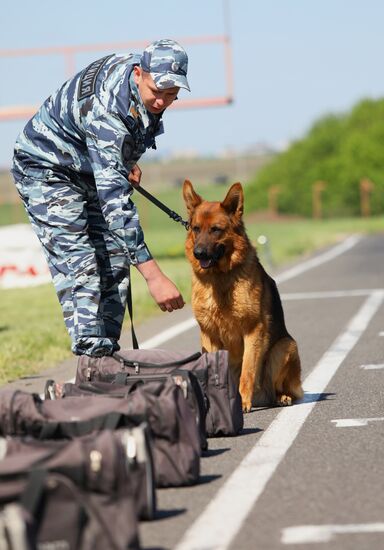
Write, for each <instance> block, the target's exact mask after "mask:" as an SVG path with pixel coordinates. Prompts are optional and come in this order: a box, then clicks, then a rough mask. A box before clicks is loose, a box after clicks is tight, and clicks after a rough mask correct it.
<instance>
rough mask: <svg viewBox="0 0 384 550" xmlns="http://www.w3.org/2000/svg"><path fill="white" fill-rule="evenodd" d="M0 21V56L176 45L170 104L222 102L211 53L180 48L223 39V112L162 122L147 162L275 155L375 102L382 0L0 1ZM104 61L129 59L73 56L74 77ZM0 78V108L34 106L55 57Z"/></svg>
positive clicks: (21, 60)
mask: <svg viewBox="0 0 384 550" xmlns="http://www.w3.org/2000/svg"><path fill="white" fill-rule="evenodd" d="M1 11H2V13H1V20H0V29H1V32H0V50H2V51H3V50H13V49H19V48H35V47H47V46H75V45H86V44H98V43H103V44H105V43H111V42H128V41H138V40H139V41H142V40H143V41H146V42H148V43H149V42H151V41H153V40H156V39H158V38H174V39H176V40H179V42H180V43H181V44H182V45H184V47H185V49H186V50H187V52H188V55H189V70H188V80H189V83H190V86H191V93H189V92H187V91H184V90H183V91H182V92H181V93H180V99H184V98H190V99H198V98H212V97H216V96H225V95H226V93H227V89H226V77H225V57H224V48H223V45H222V44H220V43H212V44H208V43H204V44H201V43H200V44H199V43H197V44H192V43H191V44H190V43H189V42H188V40H189V39H192V38H195V39H196V38H199V37H206V36H210V35H212V36H220V35H223V34H227V33H228V34H229V36H230V39H231V45H232V63H233V88H234V101H233V103H232V104H231V105H225V106H220V107H209V108H207V107H205V108H194V109H178V110H174V111H168V112H166V113H165V114H164V125H165V134H164V135H162V136H160V137H159V138H158V140H157V145H158V150H157V151H156V152H149V153H146V154H145V156H144V157H143V159H145V158H147V160H151V159H153V158H159V159H160V158H169V157H170V156H172V155H173V156H180V155H194V154H196V155H202V156H213V155H222V154H225V153H226V152H228V151H233V152H237V153H241V152H244V151H246V150H252V149H254V148H255V147H258V146H259V145H260V144H263V145H267V146H269V147H272V148H274V149H282V148H284V147H286V146H287V145H288V144H289V143H290V142H292V141H294V140H297V139H300V138H302V137H303V136H304V135H305V134H306V132H307V131H308V130H309V129H310V127H311V126H312V125H313V124H314V122H315V121H316V120H318V119H320V118H321V117H323V116H325V115H327V114H330V113H334V114H342V113H345V112H347V111H349V110H350V109H351V108H352V107H353V105H354V104H356V103H357V102H359V101H360V100H362V99H364V98H374V99H377V98H380V97H383V96H384V71H383V63H382V60H383V55H384V32H383V25H384V2H383V1H382V0H268V1H266V0H194V2H185V1H180V0H179V1H176V0H161V1H159V0H157V1H153V0H147V1H146V2H142V3H140V2H136V1H135V2H133V1H129V0H114V1H113V2H101V1H98V0H93V1H89V0H82V1H81V2H78V1H74V0H66V1H65V2H64V3H59V2H52V0H36V1H35V2H31V1H30V0H18V1H17V2H14V1H10V0H3V1H2V10H1ZM225 14H227V15H225ZM183 39H184V41H185V43H183ZM187 39H188V40H187ZM187 42H188V43H187ZM113 51H118V52H121V51H136V52H139V51H140V49H137V48H130V49H127V48H124V49H115V50H112V51H111V50H110V49H108V50H100V52H92V53H81V54H77V56H76V65H75V69H76V70H75V72H78V71H79V70H81V69H82V68H84V67H85V66H86V65H87V64H88V63H89V62H91V61H92V60H94V59H97V58H98V57H102V56H103V55H105V54H106V53H113ZM0 71H1V72H0V74H1V86H0V108H2V107H9V106H15V105H37V106H38V105H39V104H41V103H42V102H43V101H44V100H45V99H46V97H48V96H49V95H50V94H51V93H52V92H54V91H55V90H56V89H57V88H59V87H60V86H61V84H62V83H63V82H64V81H65V80H66V79H67V75H66V72H65V67H64V61H63V58H62V57H60V56H57V55H50V56H41V55H40V56H34V57H25V56H24V57H3V56H2V57H0ZM26 122H27V121H26V120H17V121H8V122H4V121H0V167H3V168H7V167H9V166H10V165H11V162H12V150H13V145H14V142H15V139H16V137H17V134H18V133H19V131H20V130H21V129H22V128H23V126H24V125H25V123H26Z"/></svg>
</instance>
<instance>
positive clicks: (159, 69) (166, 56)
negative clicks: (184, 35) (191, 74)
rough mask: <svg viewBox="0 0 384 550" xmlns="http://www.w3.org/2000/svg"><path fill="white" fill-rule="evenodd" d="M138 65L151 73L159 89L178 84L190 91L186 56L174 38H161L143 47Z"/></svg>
mask: <svg viewBox="0 0 384 550" xmlns="http://www.w3.org/2000/svg"><path fill="white" fill-rule="evenodd" d="M140 66H141V68H142V69H143V71H146V72H147V73H150V74H151V76H152V78H153V80H154V82H155V84H156V87H157V88H159V90H166V89H167V88H173V86H178V87H179V88H185V89H186V90H188V91H190V88H189V84H188V80H187V70H188V56H187V53H186V51H185V50H184V48H182V47H181V46H180V44H178V43H177V42H175V40H170V39H169V38H163V39H162V40H157V41H156V42H152V44H150V45H149V46H147V47H146V48H145V50H144V52H143V55H142V56H141V60H140Z"/></svg>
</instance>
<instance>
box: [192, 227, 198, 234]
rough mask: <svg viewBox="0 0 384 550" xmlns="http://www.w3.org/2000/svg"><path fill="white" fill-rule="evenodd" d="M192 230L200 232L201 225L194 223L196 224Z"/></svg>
mask: <svg viewBox="0 0 384 550" xmlns="http://www.w3.org/2000/svg"><path fill="white" fill-rule="evenodd" d="M192 231H193V232H194V233H199V231H200V227H199V226H198V225H194V226H193V227H192Z"/></svg>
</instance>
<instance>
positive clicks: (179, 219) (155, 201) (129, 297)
mask: <svg viewBox="0 0 384 550" xmlns="http://www.w3.org/2000/svg"><path fill="white" fill-rule="evenodd" d="M134 189H135V191H138V192H139V193H140V194H141V195H143V196H144V197H145V198H147V199H148V200H149V201H151V202H152V203H153V204H154V205H155V206H157V207H158V208H160V210H162V211H163V212H165V213H166V214H168V216H169V217H170V218H171V219H172V220H173V221H175V222H178V223H181V224H182V225H183V226H184V227H185V229H186V230H187V231H188V229H189V222H187V221H185V220H183V218H182V217H181V216H179V214H177V213H176V212H174V211H173V210H171V209H170V208H168V206H166V205H165V204H163V203H162V202H161V201H159V199H157V198H156V197H154V196H153V195H151V193H149V191H147V190H146V189H144V188H143V187H141V186H140V185H139V186H137V187H134ZM131 281H132V279H131V277H130V280H129V285H128V294H127V308H128V313H129V317H130V319H131V337H132V347H133V349H139V342H138V340H137V337H136V333H135V329H134V327H133V306H132V286H131Z"/></svg>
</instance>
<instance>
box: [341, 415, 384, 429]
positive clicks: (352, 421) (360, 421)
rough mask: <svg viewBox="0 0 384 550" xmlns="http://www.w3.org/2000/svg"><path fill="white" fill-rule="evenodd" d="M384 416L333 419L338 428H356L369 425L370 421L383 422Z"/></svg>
mask: <svg viewBox="0 0 384 550" xmlns="http://www.w3.org/2000/svg"><path fill="white" fill-rule="evenodd" d="M383 420H384V417H377V418H337V419H336V420H331V422H333V423H334V424H335V426H336V428H354V427H355V426H368V424H369V422H383Z"/></svg>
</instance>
